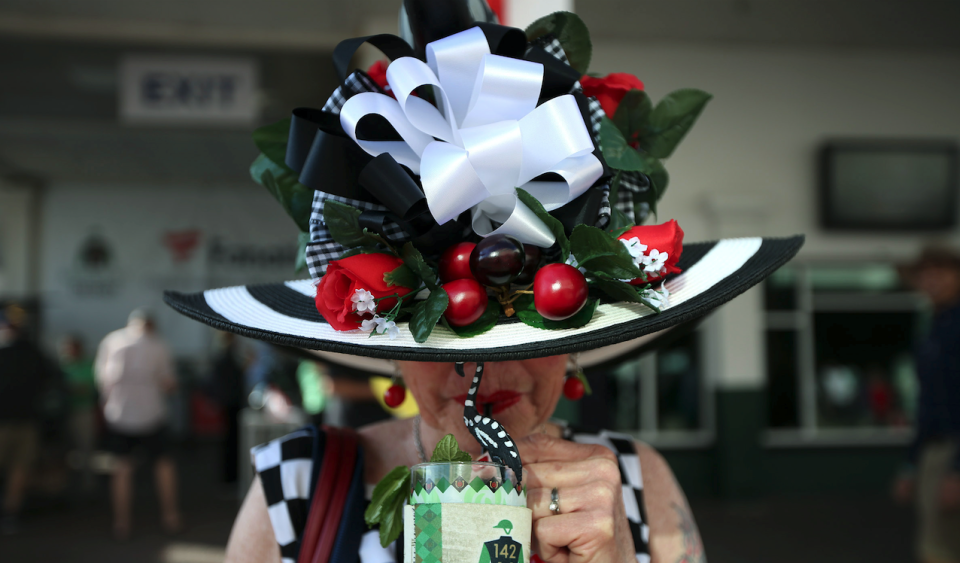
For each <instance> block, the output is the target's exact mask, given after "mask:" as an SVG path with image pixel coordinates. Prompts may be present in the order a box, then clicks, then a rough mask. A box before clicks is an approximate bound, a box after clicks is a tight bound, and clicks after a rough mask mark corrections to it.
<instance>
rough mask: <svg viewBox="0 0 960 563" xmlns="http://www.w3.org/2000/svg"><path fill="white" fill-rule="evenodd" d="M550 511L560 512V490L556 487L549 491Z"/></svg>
mask: <svg viewBox="0 0 960 563" xmlns="http://www.w3.org/2000/svg"><path fill="white" fill-rule="evenodd" d="M549 508H550V512H553V513H554V514H560V491H558V490H557V488H556V487H554V488H553V490H552V491H550V506H549Z"/></svg>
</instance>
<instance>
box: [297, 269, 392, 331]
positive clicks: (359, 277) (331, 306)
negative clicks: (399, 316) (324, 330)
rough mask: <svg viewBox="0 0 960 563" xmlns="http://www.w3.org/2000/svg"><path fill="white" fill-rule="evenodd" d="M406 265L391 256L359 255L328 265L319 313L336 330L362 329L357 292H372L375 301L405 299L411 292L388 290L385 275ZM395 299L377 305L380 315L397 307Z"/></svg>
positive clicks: (318, 300)
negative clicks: (357, 308)
mask: <svg viewBox="0 0 960 563" xmlns="http://www.w3.org/2000/svg"><path fill="white" fill-rule="evenodd" d="M402 264H403V260H401V259H399V258H397V257H396V256H394V255H392V254H382V253H375V254H357V255H355V256H350V257H349V258H344V259H342V260H334V261H332V262H330V263H329V264H327V273H326V274H324V276H323V277H322V278H320V283H319V284H317V298H316V303H317V311H319V312H320V314H321V315H323V318H324V319H326V320H327V322H328V323H330V326H332V327H333V328H335V329H337V330H353V329H355V328H360V322H361V321H362V320H363V317H362V316H361V315H359V314H358V313H357V312H356V305H355V303H354V302H353V296H354V294H355V293H356V291H357V290H358V289H363V290H365V291H369V292H370V293H372V294H373V297H374V298H380V297H386V296H388V295H394V294H396V295H399V296H400V297H403V296H404V295H406V294H408V293H410V291H411V290H410V288H408V287H403V286H399V285H395V286H391V287H388V286H387V283H386V282H385V281H383V275H384V274H386V273H387V272H392V271H394V270H396V269H397V268H399V267H400V266H401V265H402ZM396 303H397V300H396V298H391V299H384V300H383V301H380V302H378V303H377V311H378V312H382V313H386V312H387V311H389V310H390V309H392V308H393V306H394V305H396Z"/></svg>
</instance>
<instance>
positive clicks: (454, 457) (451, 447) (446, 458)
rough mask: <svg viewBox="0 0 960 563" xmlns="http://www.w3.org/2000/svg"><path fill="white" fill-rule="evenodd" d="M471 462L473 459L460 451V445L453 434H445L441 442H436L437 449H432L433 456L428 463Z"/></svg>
mask: <svg viewBox="0 0 960 563" xmlns="http://www.w3.org/2000/svg"><path fill="white" fill-rule="evenodd" d="M469 461H473V457H472V456H471V455H470V454H468V453H467V452H465V451H463V450H461V449H460V444H459V443H457V439H456V438H454V437H453V434H447V435H446V436H444V437H443V439H442V440H440V441H439V442H437V447H435V448H433V454H432V455H431V456H430V463H445V462H446V463H455V462H469Z"/></svg>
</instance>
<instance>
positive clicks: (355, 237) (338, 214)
mask: <svg viewBox="0 0 960 563" xmlns="http://www.w3.org/2000/svg"><path fill="white" fill-rule="evenodd" d="M360 213H361V211H360V210H359V209H357V208H356V207H352V206H349V205H347V204H345V203H340V202H339V201H333V200H330V199H328V200H326V201H325V202H323V222H324V224H325V225H326V226H327V230H329V231H330V236H331V237H333V240H335V241H337V243H339V244H340V245H341V246H343V247H344V248H354V247H356V246H368V247H369V246H374V247H375V246H376V245H377V244H378V243H379V242H380V241H381V240H382V239H380V238H379V237H376V236H374V235H371V234H369V233H367V232H366V231H365V230H364V229H361V228H360V221H359V219H360Z"/></svg>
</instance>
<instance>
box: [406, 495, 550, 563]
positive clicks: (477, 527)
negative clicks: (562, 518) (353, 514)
mask: <svg viewBox="0 0 960 563" xmlns="http://www.w3.org/2000/svg"><path fill="white" fill-rule="evenodd" d="M403 510H404V511H403V517H404V526H403V542H404V543H403V548H404V559H403V560H404V563H529V561H530V537H531V529H532V521H533V512H532V511H531V510H530V509H529V508H523V507H518V506H506V505H499V506H498V505H492V504H486V505H481V506H476V505H470V504H465V503H453V504H439V503H430V504H417V505H407V506H405V507H404V509H403Z"/></svg>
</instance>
